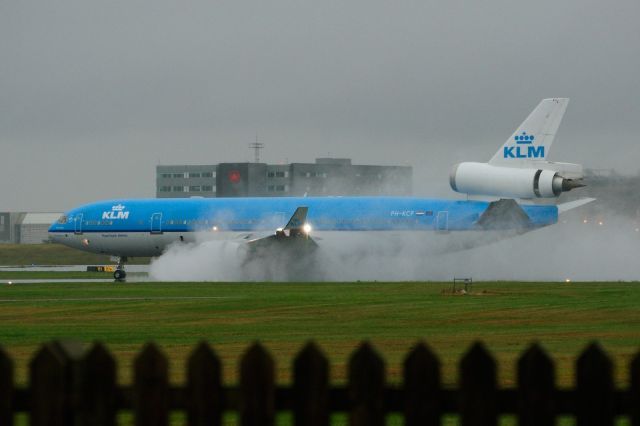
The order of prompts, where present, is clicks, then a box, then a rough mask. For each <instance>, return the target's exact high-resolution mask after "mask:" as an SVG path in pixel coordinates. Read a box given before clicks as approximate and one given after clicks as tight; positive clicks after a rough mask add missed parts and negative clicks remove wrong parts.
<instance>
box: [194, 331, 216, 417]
mask: <svg viewBox="0 0 640 426" xmlns="http://www.w3.org/2000/svg"><path fill="white" fill-rule="evenodd" d="M186 391H187V392H186V393H187V419H188V424H189V425H190V426H196V425H198V426H205V425H213V426H219V425H221V424H222V364H221V362H220V359H219V358H218V356H217V355H216V354H215V352H214V351H213V350H212V349H211V346H209V345H208V344H207V343H206V342H201V343H200V344H199V345H198V346H197V347H196V348H195V349H194V351H193V352H192V353H191V356H190V357H189V361H188V364H187V389H186Z"/></svg>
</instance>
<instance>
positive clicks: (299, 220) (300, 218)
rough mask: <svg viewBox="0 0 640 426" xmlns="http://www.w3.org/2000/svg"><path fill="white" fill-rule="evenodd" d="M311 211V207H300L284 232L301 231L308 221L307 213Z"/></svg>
mask: <svg viewBox="0 0 640 426" xmlns="http://www.w3.org/2000/svg"><path fill="white" fill-rule="evenodd" d="M308 211H309V207H298V208H297V209H296V211H295V213H293V216H291V219H289V222H288V223H287V226H285V227H284V228H283V230H285V231H286V230H294V231H296V230H301V229H302V227H303V226H304V224H305V222H306V221H307V212H308Z"/></svg>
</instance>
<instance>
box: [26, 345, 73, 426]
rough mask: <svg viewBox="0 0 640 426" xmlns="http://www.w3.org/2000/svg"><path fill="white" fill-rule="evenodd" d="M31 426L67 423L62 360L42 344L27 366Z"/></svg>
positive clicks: (59, 354)
mask: <svg viewBox="0 0 640 426" xmlns="http://www.w3.org/2000/svg"><path fill="white" fill-rule="evenodd" d="M29 382H30V384H29V386H30V393H31V404H30V411H31V412H30V416H29V418H30V422H29V424H30V425H31V426H40V425H42V426H44V425H47V426H58V425H60V426H63V425H66V424H67V420H68V412H67V395H66V385H67V383H66V382H67V381H66V371H65V358H64V356H63V355H62V354H61V353H60V351H59V350H58V349H57V348H56V347H55V346H54V345H53V344H52V343H46V344H44V345H42V347H41V348H40V350H39V351H38V352H37V353H36V355H35V356H34V358H33V359H32V360H31V363H30V364H29Z"/></svg>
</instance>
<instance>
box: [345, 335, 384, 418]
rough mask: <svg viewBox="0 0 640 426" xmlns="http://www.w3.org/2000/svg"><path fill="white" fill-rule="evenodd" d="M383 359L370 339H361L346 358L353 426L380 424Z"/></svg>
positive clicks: (381, 414) (381, 416) (382, 398)
mask: <svg viewBox="0 0 640 426" xmlns="http://www.w3.org/2000/svg"><path fill="white" fill-rule="evenodd" d="M384 375H385V371H384V361H383V360H382V358H381V357H380V356H379V355H378V354H377V353H376V351H375V350H374V349H373V347H372V346H371V344H369V342H363V343H362V344H361V345H360V347H359V348H358V349H357V350H356V351H355V352H354V353H353V355H351V359H350V360H349V398H350V400H351V412H350V415H349V422H350V424H351V425H352V426H383V425H384V424H385V406H384V384H385V382H384V380H385V379H384Z"/></svg>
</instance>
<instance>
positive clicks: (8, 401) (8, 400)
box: [0, 346, 13, 426]
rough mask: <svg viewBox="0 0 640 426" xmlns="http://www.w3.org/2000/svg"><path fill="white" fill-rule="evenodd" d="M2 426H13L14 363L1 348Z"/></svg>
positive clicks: (0, 418) (0, 398) (0, 400)
mask: <svg viewBox="0 0 640 426" xmlns="http://www.w3.org/2000/svg"><path fill="white" fill-rule="evenodd" d="M0 425H7V426H11V425H13V361H11V358H10V357H9V355H7V353H6V352H5V351H4V349H3V348H2V346H0Z"/></svg>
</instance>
